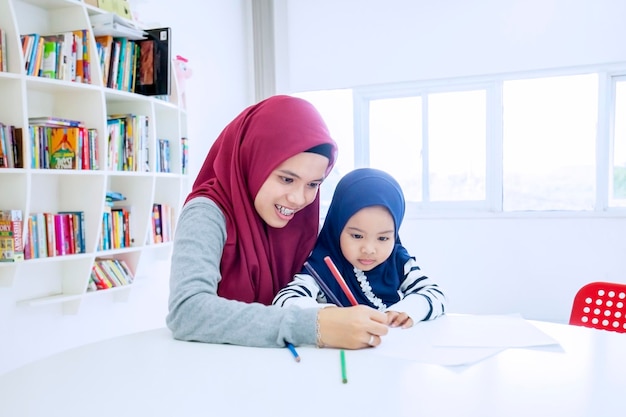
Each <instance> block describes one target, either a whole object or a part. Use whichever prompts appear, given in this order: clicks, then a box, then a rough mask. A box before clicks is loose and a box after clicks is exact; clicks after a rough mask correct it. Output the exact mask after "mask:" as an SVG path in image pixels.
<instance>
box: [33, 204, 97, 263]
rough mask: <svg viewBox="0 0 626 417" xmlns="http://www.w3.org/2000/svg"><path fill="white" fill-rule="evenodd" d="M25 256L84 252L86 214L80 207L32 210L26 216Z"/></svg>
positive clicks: (39, 256)
mask: <svg viewBox="0 0 626 417" xmlns="http://www.w3.org/2000/svg"><path fill="white" fill-rule="evenodd" d="M27 221H28V224H27V227H26V235H25V236H24V259H36V258H48V257H53V256H65V255H73V254H77V253H85V252H86V249H85V215H84V213H83V212H82V211H74V212H59V213H34V214H31V215H29V216H28V219H27Z"/></svg>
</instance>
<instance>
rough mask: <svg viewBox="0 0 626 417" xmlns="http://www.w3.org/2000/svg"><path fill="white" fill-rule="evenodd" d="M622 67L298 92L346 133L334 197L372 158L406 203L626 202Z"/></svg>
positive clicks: (530, 206) (526, 207) (579, 205)
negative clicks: (398, 186)
mask: <svg viewBox="0 0 626 417" xmlns="http://www.w3.org/2000/svg"><path fill="white" fill-rule="evenodd" d="M623 70H624V69H621V71H622V72H613V73H608V72H598V71H597V70H596V71H595V72H594V71H586V72H582V71H581V72H579V73H572V71H569V73H568V74H566V75H562V74H548V76H541V77H539V76H535V77H533V78H530V77H525V78H522V77H516V78H513V77H501V78H498V79H496V78H494V79H480V80H478V81H477V80H468V81H467V82H462V81H459V80H454V81H450V82H445V81H438V82H431V83H429V82H421V83H407V84H403V85H379V86H370V87H360V88H355V89H353V90H334V91H318V92H313V93H300V94H298V96H300V97H303V98H305V99H308V100H310V101H311V102H313V104H314V105H316V106H317V107H318V109H319V110H320V112H321V113H322V116H323V117H324V118H325V120H326V121H327V123H328V125H329V128H330V131H331V134H332V135H333V137H335V139H336V140H337V141H338V143H339V147H340V158H339V162H338V164H337V168H336V169H335V172H334V174H333V178H329V182H330V183H331V184H330V185H329V186H327V187H326V188H325V190H324V192H325V193H326V194H327V197H326V198H325V199H326V200H328V201H330V196H331V195H332V190H333V189H334V184H335V183H336V182H337V181H338V179H339V178H340V177H341V176H343V175H344V174H345V173H346V172H348V171H349V170H351V169H353V168H355V167H361V166H371V167H374V168H379V169H383V170H385V171H387V172H389V173H390V174H392V175H393V176H394V177H396V178H397V179H398V181H399V182H400V184H401V185H402V187H403V189H404V192H405V195H406V197H407V203H408V207H407V213H411V212H414V213H415V212H416V211H419V210H424V211H428V210H441V209H446V210H448V209H450V210H455V209H464V210H467V209H472V210H481V211H504V212H520V211H594V210H595V211H604V210H607V209H609V208H612V209H615V208H620V207H626V73H625V72H623ZM622 74H624V75H622ZM607 100H608V101H607ZM603 102H606V103H610V104H606V105H602V103H603ZM605 113H606V115H605ZM599 115H600V116H601V117H599ZM603 172H604V173H605V174H602V173H603Z"/></svg>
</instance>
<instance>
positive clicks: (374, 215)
mask: <svg viewBox="0 0 626 417" xmlns="http://www.w3.org/2000/svg"><path fill="white" fill-rule="evenodd" d="M394 230H395V228H394V224H393V217H391V214H390V213H389V211H388V210H387V209H386V208H384V207H382V206H372V207H365V208H363V209H361V210H359V211H357V212H356V213H355V214H354V215H353V216H352V217H350V219H349V220H348V222H347V223H346V225H345V227H344V228H343V231H342V232H341V237H340V238H339V244H340V246H341V252H342V253H343V256H344V257H345V258H346V259H347V260H348V262H350V263H351V264H352V266H354V267H355V268H358V269H360V270H362V271H366V272H367V271H371V270H372V269H374V268H376V267H377V266H378V265H380V264H381V263H383V262H385V261H386V260H387V258H389V255H391V252H392V251H393V247H394V245H395V234H394Z"/></svg>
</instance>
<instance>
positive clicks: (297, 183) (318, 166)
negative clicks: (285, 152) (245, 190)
mask: <svg viewBox="0 0 626 417" xmlns="http://www.w3.org/2000/svg"><path fill="white" fill-rule="evenodd" d="M327 168H328V158H326V157H324V156H322V155H318V154H316V153H311V152H302V153H299V154H297V155H295V156H292V157H291V158H289V159H287V160H285V162H283V163H282V164H280V165H279V166H278V167H277V168H276V169H275V170H274V171H272V173H271V174H270V175H269V177H267V179H266V180H265V182H264V183H263V185H262V186H261V189H260V190H259V192H258V193H257V195H256V197H255V198H254V208H255V209H256V211H257V213H259V216H261V218H262V219H263V221H264V222H265V223H267V225H268V226H270V227H275V228H282V227H285V226H286V225H287V223H289V220H291V219H292V218H293V216H294V215H295V214H296V213H297V212H298V211H299V210H301V209H303V208H304V207H306V206H308V205H309V204H311V203H312V202H313V200H315V196H316V195H317V190H318V189H319V186H320V184H321V183H322V181H323V180H324V174H325V173H326V169H327Z"/></svg>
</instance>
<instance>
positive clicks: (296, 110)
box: [187, 95, 337, 304]
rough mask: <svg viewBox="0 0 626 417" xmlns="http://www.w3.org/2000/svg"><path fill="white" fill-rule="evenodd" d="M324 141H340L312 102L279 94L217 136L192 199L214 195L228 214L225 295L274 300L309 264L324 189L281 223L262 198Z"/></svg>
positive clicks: (221, 284)
mask: <svg viewBox="0 0 626 417" xmlns="http://www.w3.org/2000/svg"><path fill="white" fill-rule="evenodd" d="M321 144H329V145H331V146H332V150H333V152H332V155H331V158H330V162H329V165H328V169H327V172H326V175H328V173H329V172H330V170H331V169H332V167H333V165H334V162H335V159H336V149H337V148H336V144H335V142H334V141H333V139H332V138H331V137H330V134H329V133H328V129H327V127H326V124H325V123H324V121H323V119H322V117H321V116H320V114H319V113H318V112H317V110H316V109H315V107H313V105H312V104H310V103H309V102H307V101H305V100H302V99H299V98H295V97H291V96H282V95H279V96H273V97H270V98H268V99H265V100H263V101H261V102H259V103H257V104H254V105H252V106H250V107H248V108H246V109H245V110H244V111H243V112H241V113H240V114H239V115H238V116H237V117H236V118H235V119H234V120H233V121H232V122H230V123H229V124H228V125H227V126H226V127H225V128H224V130H223V131H222V132H221V134H220V135H219V136H218V138H217V139H216V141H215V143H214V144H213V146H212V147H211V149H210V150H209V153H208V155H207V157H206V159H205V161H204V164H203V165H202V168H201V169H200V172H199V173H198V177H197V178H196V181H195V182H194V184H193V188H192V191H191V193H190V194H189V196H188V197H187V201H189V200H191V199H193V198H195V197H200V196H203V197H207V198H209V199H211V200H213V201H214V202H215V203H216V204H217V205H218V206H219V207H220V209H221V210H222V212H223V213H224V216H225V217H226V233H227V238H226V245H225V246H224V251H223V254H222V260H221V265H220V271H221V275H222V278H221V281H220V282H219V285H218V291H217V292H218V295H220V296H222V297H225V298H228V299H232V300H239V301H244V302H260V303H263V304H271V302H272V299H273V297H274V295H275V294H276V292H278V290H280V289H281V288H282V287H283V286H285V285H286V284H287V283H288V282H289V281H290V280H291V278H292V277H293V274H294V273H296V272H298V271H299V270H300V268H301V267H302V264H303V263H304V261H305V259H306V257H307V256H308V255H309V254H310V251H311V249H312V248H313V245H314V243H315V239H316V236H317V231H318V227H319V195H318V196H317V197H316V198H315V200H314V201H313V203H311V204H310V205H309V206H307V207H305V208H303V209H302V210H300V211H299V212H298V213H296V214H295V216H294V218H293V219H291V220H290V221H289V223H288V224H287V225H286V226H285V227H283V228H280V229H277V228H272V227H269V226H267V225H266V224H265V222H264V221H263V220H262V219H261V217H260V216H259V215H258V214H257V212H256V210H255V208H254V199H255V197H256V195H257V193H258V191H259V189H260V188H261V186H262V185H263V183H264V182H265V180H266V179H267V178H268V176H269V175H270V174H271V172H272V171H273V170H274V169H275V168H276V167H277V166H279V165H280V164H282V163H283V162H284V161H285V160H287V159H289V158H291V157H293V156H295V155H297V154H299V153H301V152H304V151H307V150H308V149H310V148H313V147H315V146H318V145H321Z"/></svg>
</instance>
